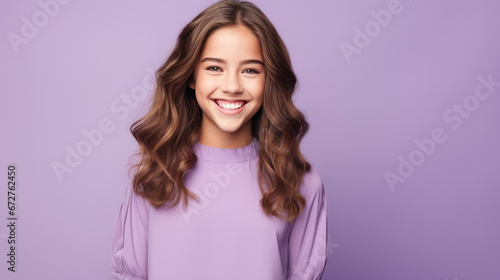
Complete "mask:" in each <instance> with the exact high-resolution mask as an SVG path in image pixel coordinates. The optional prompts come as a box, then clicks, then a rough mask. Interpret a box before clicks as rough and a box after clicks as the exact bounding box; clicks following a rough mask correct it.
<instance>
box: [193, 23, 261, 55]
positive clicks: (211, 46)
mask: <svg viewBox="0 0 500 280" xmlns="http://www.w3.org/2000/svg"><path fill="white" fill-rule="evenodd" d="M206 56H215V57H218V58H225V59H226V60H227V59H230V58H241V57H245V59H262V50H261V46H260V41H259V39H258V38H257V36H255V34H254V33H253V31H251V30H250V29H249V28H248V27H246V26H244V25H234V26H227V27H221V28H219V29H217V30H215V31H214V32H213V33H212V34H210V36H209V37H208V38H207V40H206V42H205V44H204V47H203V50H202V55H201V59H203V58H204V57H206Z"/></svg>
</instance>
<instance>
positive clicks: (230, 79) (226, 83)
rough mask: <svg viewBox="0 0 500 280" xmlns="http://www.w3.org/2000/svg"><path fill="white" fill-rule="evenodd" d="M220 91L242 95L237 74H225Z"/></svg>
mask: <svg viewBox="0 0 500 280" xmlns="http://www.w3.org/2000/svg"><path fill="white" fill-rule="evenodd" d="M221 90H222V91H223V92H225V93H230V94H237V93H242V92H243V87H242V86H241V82H240V77H239V75H238V74H237V73H232V74H230V73H228V74H226V75H225V77H224V79H223V82H222V85H221Z"/></svg>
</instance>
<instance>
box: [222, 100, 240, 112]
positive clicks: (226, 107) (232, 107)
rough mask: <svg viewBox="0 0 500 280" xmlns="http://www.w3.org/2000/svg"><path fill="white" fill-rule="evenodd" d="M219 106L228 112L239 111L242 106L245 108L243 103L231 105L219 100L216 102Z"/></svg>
mask: <svg viewBox="0 0 500 280" xmlns="http://www.w3.org/2000/svg"><path fill="white" fill-rule="evenodd" d="M216 102H217V104H218V105H219V106H220V107H222V108H224V109H227V110H234V109H238V108H241V106H243V104H242V103H236V104H235V103H231V104H228V103H221V102H220V101H219V100H216Z"/></svg>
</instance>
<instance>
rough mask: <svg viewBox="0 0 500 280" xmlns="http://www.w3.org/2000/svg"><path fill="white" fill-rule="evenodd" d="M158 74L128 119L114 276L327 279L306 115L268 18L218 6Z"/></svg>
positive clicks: (322, 210)
mask: <svg viewBox="0 0 500 280" xmlns="http://www.w3.org/2000/svg"><path fill="white" fill-rule="evenodd" d="M156 76H157V88H156V91H155V94H154V97H153V103H152V105H151V108H150V110H149V112H148V113H147V114H146V116H144V117H143V118H141V119H140V120H138V121H137V122H135V123H134V124H133V125H132V127H131V132H132V134H133V136H134V137H135V139H136V140H137V142H138V143H139V147H140V152H139V153H138V154H136V155H138V156H140V162H139V163H137V164H136V165H134V166H132V167H133V168H134V170H135V173H134V177H133V180H132V181H131V184H130V185H129V187H128V189H127V195H126V199H125V201H124V202H123V203H122V205H121V208H120V211H119V215H118V217H117V219H116V223H115V227H114V233H113V247H112V258H111V260H112V277H113V279H175V280H182V279H208V280H211V279H217V280H220V279H249V280H250V279H251V280H275V279H276V280H280V279H303V280H305V279H321V275H322V274H323V270H324V268H325V264H326V260H327V256H328V250H327V198H326V195H325V191H324V186H323V184H322V181H321V178H320V177H319V175H318V173H317V172H316V171H314V169H312V168H311V166H310V164H309V163H308V162H307V161H306V160H305V159H304V157H303V156H302V154H301V152H300V147H299V146H300V141H301V139H302V137H303V136H304V135H305V133H306V132H307V130H308V123H307V122H306V120H305V118H304V116H303V114H302V113H301V112H300V111H298V110H297V108H296V107H295V106H294V104H293V102H292V94H293V92H294V90H295V86H296V77H295V74H294V73H293V71H292V67H291V63H290V58H289V55H288V52H287V49H286V47H285V45H284V43H283V41H282V40H281V38H280V36H279V35H278V33H277V32H276V30H275V28H274V26H273V25H272V24H271V22H270V21H269V20H268V19H267V17H266V16H265V15H264V14H263V13H262V11H261V10H259V9H258V8H257V7H256V6H255V5H253V4H251V3H249V2H239V1H235V0H234V1H233V0H224V1H220V2H217V3H216V4H214V5H212V6H210V7H209V8H207V9H206V10H205V11H203V12H202V13H200V14H199V15H198V16H197V17H196V18H195V19H194V20H193V21H191V22H190V23H189V24H188V25H187V26H186V27H185V28H184V29H183V30H182V32H181V34H180V35H179V37H178V40H177V44H176V46H175V48H174V50H173V52H172V54H171V55H170V57H169V58H168V59H167V61H166V62H165V63H164V64H163V65H162V66H161V67H160V68H159V69H158V70H157V72H156ZM181 199H182V203H180V200H181Z"/></svg>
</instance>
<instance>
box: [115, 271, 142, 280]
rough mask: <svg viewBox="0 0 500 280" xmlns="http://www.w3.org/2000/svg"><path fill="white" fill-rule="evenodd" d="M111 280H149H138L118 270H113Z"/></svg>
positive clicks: (140, 279)
mask: <svg viewBox="0 0 500 280" xmlns="http://www.w3.org/2000/svg"><path fill="white" fill-rule="evenodd" d="M111 280H147V279H146V278H138V277H134V276H131V275H128V274H126V273H124V272H120V271H118V270H117V269H112V270H111Z"/></svg>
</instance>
